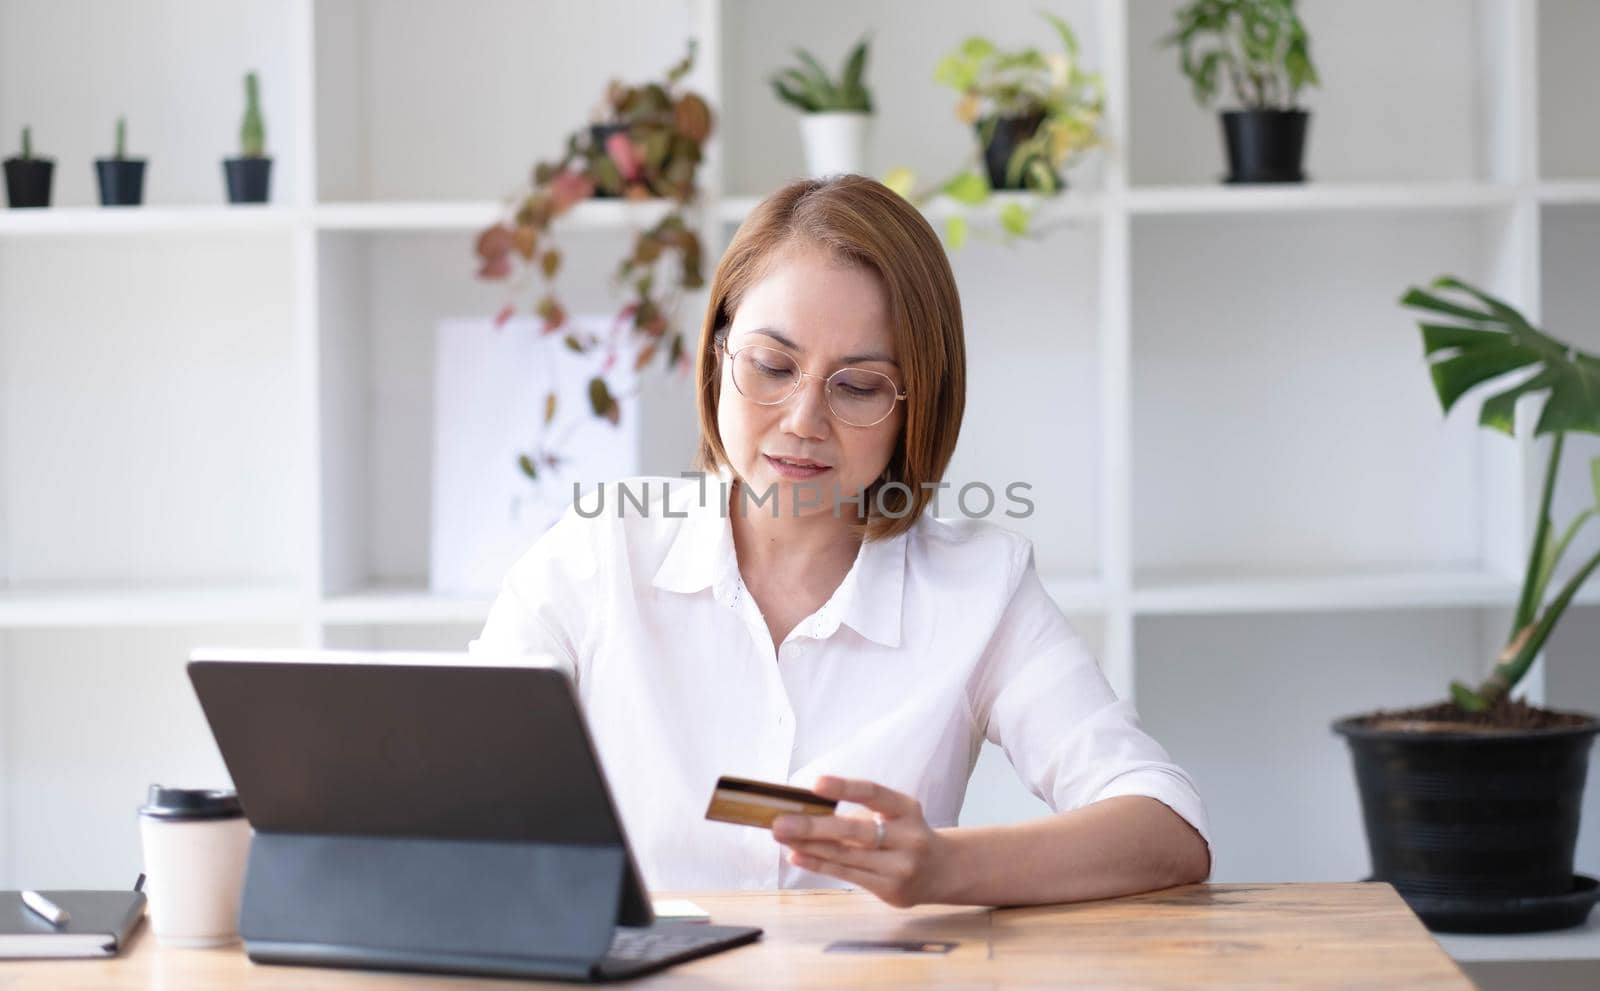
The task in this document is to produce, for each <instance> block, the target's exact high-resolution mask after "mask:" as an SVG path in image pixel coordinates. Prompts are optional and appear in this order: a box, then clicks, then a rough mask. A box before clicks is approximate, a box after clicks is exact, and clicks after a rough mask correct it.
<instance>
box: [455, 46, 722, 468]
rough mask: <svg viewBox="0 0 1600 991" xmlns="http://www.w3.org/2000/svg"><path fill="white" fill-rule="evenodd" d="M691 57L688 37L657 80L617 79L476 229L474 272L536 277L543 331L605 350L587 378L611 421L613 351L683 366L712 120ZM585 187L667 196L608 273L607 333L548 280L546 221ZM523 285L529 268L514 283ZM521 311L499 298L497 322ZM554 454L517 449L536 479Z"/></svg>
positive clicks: (600, 193) (552, 406) (547, 408)
mask: <svg viewBox="0 0 1600 991" xmlns="http://www.w3.org/2000/svg"><path fill="white" fill-rule="evenodd" d="M694 56H695V42H694V40H693V39H691V40H690V41H689V52H688V54H687V55H685V56H684V58H683V60H682V61H680V62H678V63H677V64H676V65H674V66H673V67H672V68H671V69H669V70H668V71H667V74H666V79H665V81H664V82H649V83H641V84H638V85H627V84H624V83H622V82H619V81H617V80H612V81H611V83H610V84H609V85H608V86H607V87H606V94H605V98H604V100H603V101H602V103H601V105H600V107H599V108H598V110H597V112H596V115H595V116H596V118H597V120H598V122H597V123H593V124H591V125H589V126H588V127H587V128H585V129H584V130H580V131H575V132H573V133H572V134H571V135H569V136H568V138H567V146H566V151H565V153H564V154H563V155H562V156H561V158H560V159H558V160H555V161H548V162H545V161H541V162H539V163H537V164H536V165H535V166H534V169H533V175H532V182H531V186H530V188H529V189H528V190H527V191H526V192H524V193H522V194H520V195H519V196H518V198H517V199H516V201H515V202H514V203H513V204H512V207H511V209H510V210H509V211H508V216H507V217H506V218H505V219H503V220H501V221H500V222H498V223H496V224H494V225H493V226H491V227H489V228H487V229H485V230H484V231H483V232H481V233H480V234H479V235H478V243H477V253H478V260H479V263H480V265H479V269H478V277H479V278H482V279H490V280H496V281H503V280H509V279H512V277H513V276H514V275H517V274H518V273H519V271H520V272H522V273H525V274H526V275H527V276H528V277H529V279H537V280H538V282H539V288H538V289H537V290H536V292H535V296H536V298H535V300H534V302H533V304H532V306H531V311H532V313H533V314H534V315H536V316H537V317H538V318H539V320H540V327H541V329H542V332H543V333H546V334H554V333H561V332H563V331H566V334H565V337H564V343H565V344H566V346H567V347H568V348H570V349H571V350H573V351H575V352H577V353H579V354H589V353H591V352H593V351H595V350H600V351H601V352H602V354H603V357H602V359H601V372H600V374H598V375H595V376H594V377H593V378H591V379H590V381H589V389H588V397H589V406H590V409H591V411H592V412H593V413H594V415H595V416H598V417H601V418H602V419H605V420H608V421H610V422H611V423H612V424H616V423H618V422H619V421H620V419H621V413H622V410H621V406H620V405H619V402H618V400H619V398H627V397H626V396H623V397H618V396H616V395H614V394H613V393H612V391H611V388H610V386H609V385H608V384H607V383H606V380H605V378H604V374H605V372H606V371H609V370H610V369H611V368H612V367H614V366H615V365H616V364H617V362H619V361H621V360H627V361H628V362H629V363H630V365H631V367H632V368H633V369H634V370H635V371H636V372H643V371H645V370H646V369H648V368H649V367H650V366H651V365H652V364H654V363H656V362H657V361H658V360H659V362H660V364H661V365H662V367H663V368H664V369H666V370H669V371H675V372H677V373H679V374H682V373H685V372H687V370H688V368H689V358H688V352H687V348H686V347H685V345H684V335H683V332H682V330H681V329H679V328H678V327H677V323H676V320H675V319H674V318H675V316H676V313H677V309H678V304H679V302H680V299H681V296H682V294H683V293H684V292H685V291H692V290H695V289H699V288H701V287H703V286H704V285H705V277H704V273H703V266H704V252H703V248H702V245H701V243H700V236H699V234H697V233H696V230H695V225H694V224H692V223H690V220H689V217H690V213H691V209H692V208H693V207H695V205H696V203H697V199H698V193H699V190H698V188H697V186H696V184H695V179H696V176H697V173H698V171H699V167H700V162H701V161H702V159H703V158H704V151H705V143H706V140H707V139H708V138H709V137H710V135H711V126H712V117H711V108H710V106H709V105H708V104H707V103H706V101H705V100H704V99H703V98H701V97H700V96H699V95H698V94H696V93H694V92H691V91H689V90H686V89H683V88H681V87H680V86H679V83H680V82H681V81H682V79H683V77H684V76H685V75H687V74H688V72H689V69H690V68H691V67H692V66H693V64H694ZM590 198H615V199H623V200H667V201H670V202H671V203H672V208H671V209H670V210H669V211H668V212H667V213H666V214H665V215H664V216H663V217H662V218H661V219H660V220H659V221H657V222H656V223H654V224H652V225H650V226H649V227H647V228H644V229H642V230H639V231H637V232H635V235H634V239H633V243H632V245H631V246H630V248H629V250H628V252H627V254H626V255H625V256H624V257H623V259H622V262H621V264H619V265H618V267H617V272H616V276H615V279H616V283H617V285H618V286H619V288H620V289H621V290H622V292H623V293H624V294H626V296H627V302H626V303H624V305H623V306H622V307H621V308H620V309H619V310H618V311H617V318H616V320H615V321H614V322H613V324H612V327H611V330H610V332H609V333H607V334H605V335H603V336H601V335H594V334H586V333H578V332H574V331H572V330H571V329H570V328H568V327H567V311H566V308H565V307H564V306H563V305H562V303H561V300H560V297H559V296H558V295H557V293H556V285H555V284H556V276H557V275H558V274H559V273H560V271H561V262H562V255H561V249H560V248H559V247H558V246H557V244H556V241H555V238H554V237H553V235H552V233H551V226H552V224H553V223H554V221H555V220H556V219H557V218H558V217H560V216H561V215H562V214H564V213H566V212H568V211H569V210H571V209H572V208H573V207H575V206H577V205H578V204H579V203H581V202H583V201H584V200H586V199H590ZM527 285H528V280H527V279H524V280H522V281H521V282H520V283H517V284H516V285H514V288H516V289H522V288H526V287H527ZM516 310H517V308H516V306H515V305H514V304H508V305H507V306H505V307H504V308H502V309H501V310H500V313H499V314H498V316H497V317H496V319H495V325H496V326H497V327H498V326H500V325H502V324H504V323H505V322H506V321H507V320H509V319H510V318H511V317H512V316H513V315H515V313H516ZM555 414H556V395H555V393H554V392H551V393H549V394H548V395H547V396H546V397H545V401H544V423H545V426H546V427H548V426H549V425H550V424H551V422H552V421H553V420H554V419H555ZM560 462H561V457H560V456H559V454H558V453H557V452H556V451H555V450H553V449H552V447H551V446H550V445H547V444H539V445H537V446H536V449H535V450H534V451H533V452H532V453H528V454H523V455H522V456H521V457H519V459H518V465H519V466H520V467H521V469H522V471H523V473H524V474H526V475H527V476H528V477H529V478H531V479H533V480H534V481H538V478H539V470H540V469H541V468H553V467H556V466H557V465H559V464H560Z"/></svg>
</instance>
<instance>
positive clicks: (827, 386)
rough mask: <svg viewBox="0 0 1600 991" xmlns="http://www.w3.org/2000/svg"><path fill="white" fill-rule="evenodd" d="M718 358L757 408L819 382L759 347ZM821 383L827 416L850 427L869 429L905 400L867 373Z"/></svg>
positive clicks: (844, 373)
mask: <svg viewBox="0 0 1600 991" xmlns="http://www.w3.org/2000/svg"><path fill="white" fill-rule="evenodd" d="M721 347H722V353H723V354H726V355H727V356H728V359H729V360H730V361H732V362H733V387H734V388H735V389H738V390H739V395H741V396H743V397H745V398H746V399H748V400H750V401H751V402H753V403H755V404H757V405H759V406H776V405H778V404H779V403H782V402H784V401H786V400H787V399H788V398H789V397H790V396H792V395H794V394H795V393H796V392H798V391H799V390H800V382H801V380H802V379H808V378H814V379H822V376H821V375H812V374H811V373H810V372H805V371H801V370H800V363H799V362H798V361H796V360H795V357H794V355H792V354H790V353H789V352H787V351H780V350H778V349H777V348H769V347H765V346H763V345H760V344H746V345H745V346H743V347H739V348H733V349H732V350H730V349H729V348H728V345H727V344H726V343H723V344H722V345H721ZM822 381H823V385H824V388H823V394H824V395H825V396H827V399H828V408H829V409H830V410H832V411H833V415H834V416H837V417H838V418H839V419H840V420H842V421H844V422H845V423H848V424H850V425H851V426H853V427H872V426H876V425H877V424H879V423H882V422H883V421H884V420H886V419H888V418H889V414H890V413H893V412H894V407H895V404H896V403H898V402H899V401H900V400H902V399H904V398H906V393H904V392H901V391H900V388H899V387H898V386H897V385H895V382H894V379H892V378H890V377H889V376H887V375H885V374H883V373H882V372H875V371H872V370H871V369H867V368H841V369H839V370H838V371H836V372H834V373H833V374H832V375H829V376H828V377H827V378H825V379H822Z"/></svg>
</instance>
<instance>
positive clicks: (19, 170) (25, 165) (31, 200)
mask: <svg viewBox="0 0 1600 991" xmlns="http://www.w3.org/2000/svg"><path fill="white" fill-rule="evenodd" d="M55 168H56V163H55V160H54V159H50V158H36V157H34V154H33V129H32V128H28V127H24V128H23V129H22V154H20V155H15V156H12V157H11V158H8V159H6V161H5V171H6V199H7V201H8V202H10V204H11V205H12V206H14V207H40V206H49V205H50V180H51V178H52V177H53V176H54V175H55Z"/></svg>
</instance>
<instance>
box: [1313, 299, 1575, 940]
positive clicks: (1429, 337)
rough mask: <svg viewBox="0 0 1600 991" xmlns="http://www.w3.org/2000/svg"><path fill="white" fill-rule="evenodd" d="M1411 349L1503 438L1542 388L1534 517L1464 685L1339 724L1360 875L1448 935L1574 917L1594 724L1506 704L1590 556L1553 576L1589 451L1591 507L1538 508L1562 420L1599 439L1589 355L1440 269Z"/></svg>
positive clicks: (1546, 496)
mask: <svg viewBox="0 0 1600 991" xmlns="http://www.w3.org/2000/svg"><path fill="white" fill-rule="evenodd" d="M1402 302H1403V303H1404V304H1405V305H1406V306H1408V307H1411V308H1412V309H1414V310H1416V311H1418V313H1419V314H1420V315H1419V318H1418V322H1419V324H1420V326H1421V331H1422V344H1423V350H1424V352H1425V354H1426V355H1427V359H1428V363H1429V372H1430V374H1431V376H1432V378H1433V385H1434V390H1435V391H1436V392H1437V393H1438V396H1439V402H1440V404H1441V405H1442V406H1443V407H1444V409H1445V411H1446V412H1447V413H1448V412H1449V411H1450V410H1451V409H1452V408H1453V407H1455V406H1456V405H1458V404H1459V403H1460V402H1461V401H1462V400H1463V398H1464V397H1465V396H1466V395H1467V394H1468V393H1470V392H1474V390H1478V389H1480V388H1483V389H1485V390H1486V391H1487V392H1488V393H1489V395H1488V397H1487V398H1486V399H1484V400H1483V403H1482V407H1481V411H1480V413H1479V416H1478V422H1479V423H1480V424H1482V425H1483V426H1485V427H1488V428H1490V429H1492V430H1497V431H1501V432H1503V433H1506V434H1511V435H1514V433H1515V428H1516V406H1517V403H1518V400H1520V399H1522V398H1524V397H1526V396H1541V395H1542V396H1543V397H1544V403H1543V408H1542V410H1541V411H1540V414H1539V418H1538V420H1537V422H1536V423H1535V425H1534V428H1533V431H1534V434H1535V435H1536V436H1545V437H1549V438H1550V455H1549V462H1548V464H1547V466H1546V469H1545V473H1544V487H1543V492H1542V495H1541V497H1540V500H1539V517H1538V520H1537V524H1536V527H1535V531H1534V535H1533V542H1532V547H1531V549H1530V552H1529V555H1528V562H1527V567H1526V569H1525V570H1524V574H1523V580H1522V589H1521V593H1520V595H1519V596H1518V599H1517V605H1516V611H1515V613H1514V614H1513V617H1512V622H1511V628H1510V630H1509V632H1508V634H1507V637H1506V645H1505V647H1504V649H1503V650H1502V651H1501V652H1500V654H1499V656H1498V657H1497V658H1496V659H1495V661H1494V664H1493V665H1492V667H1491V669H1490V671H1489V673H1488V675H1487V677H1485V678H1484V679H1483V680H1482V681H1481V682H1480V683H1479V684H1477V685H1468V684H1465V683H1463V682H1460V681H1457V682H1453V683H1452V684H1451V685H1450V697H1449V699H1448V700H1447V701H1443V702H1439V703H1437V704H1433V705H1427V706H1423V707H1420V708H1415V709H1408V710H1403V711H1394V712H1389V711H1378V712H1373V713H1367V714H1364V715H1360V716H1352V717H1349V718H1347V719H1342V720H1339V721H1338V722H1336V723H1335V724H1334V730H1335V731H1336V732H1338V733H1340V734H1342V735H1344V737H1345V738H1346V740H1347V741H1348V742H1349V744H1350V748H1351V752H1352V756H1353V758H1354V761H1355V769H1356V779H1357V783H1358V785H1359V787H1360V790H1361V804H1362V811H1363V815H1364V819H1365V823H1366V830H1367V845H1368V848H1369V851H1370V853H1371V855H1372V867H1373V876H1374V878H1375V879H1377V880H1381V881H1388V882H1390V883H1392V884H1393V885H1394V886H1395V887H1396V889H1398V890H1399V892H1400V894H1401V895H1402V896H1403V897H1404V898H1405V899H1406V901H1407V903H1408V904H1410V905H1411V907H1412V908H1413V909H1415V910H1416V912H1417V914H1418V915H1420V916H1421V917H1422V919H1423V921H1424V922H1426V923H1427V924H1428V925H1429V927H1431V928H1434V929H1442V930H1448V931H1457V932H1521V931H1531V930H1536V929H1555V928H1562V927H1566V926H1573V925H1578V924H1581V923H1582V922H1583V920H1584V919H1585V918H1586V917H1587V916H1588V914H1589V910H1590V908H1591V907H1592V906H1593V905H1594V903H1595V901H1596V900H1597V899H1600V886H1597V884H1596V881H1595V879H1593V878H1589V877H1584V876H1581V875H1575V874H1574V872H1573V853H1574V849H1575V846H1576V842H1577V835H1578V825H1579V810H1580V809H1581V807H1582V799H1583V788H1584V781H1585V777H1586V775H1587V771H1588V757H1589V749H1590V745H1591V744H1592V743H1593V741H1594V736H1595V733H1596V732H1597V731H1600V720H1597V719H1596V718H1595V717H1594V716H1590V715H1586V714H1583V713H1573V712H1560V711H1554V710H1549V709H1543V708H1537V707H1534V706H1531V705H1528V704H1527V703H1526V702H1524V701H1523V700H1521V699H1513V698H1512V697H1511V692H1512V690H1513V689H1514V688H1516V686H1517V684H1518V682H1519V681H1521V679H1522V678H1523V676H1524V675H1526V674H1527V672H1528V669H1529V667H1530V666H1531V665H1532V664H1533V662H1534V659H1535V658H1537V657H1538V656H1539V652H1540V650H1541V649H1542V648H1543V647H1544V645H1545V643H1546V642H1547V641H1548V640H1549V638H1550V634H1551V633H1552V632H1553V631H1554V630H1555V628H1556V624H1557V623H1558V622H1559V621H1560V619H1561V618H1562V616H1563V615H1564V614H1565V613H1566V610H1567V608H1568V607H1569V606H1571V604H1572V601H1573V599H1574V597H1575V596H1576V595H1577V594H1578V591H1579V589H1580V588H1582V586H1583V584H1584V583H1585V582H1586V581H1588V579H1589V577H1590V576H1591V575H1593V574H1594V572H1595V570H1596V569H1597V568H1600V553H1595V554H1593V555H1591V556H1589V557H1588V558H1587V559H1585V560H1583V561H1580V562H1578V564H1577V567H1576V568H1575V569H1574V570H1573V571H1572V572H1571V573H1570V574H1569V575H1567V576H1566V577H1565V578H1564V579H1562V580H1561V581H1560V582H1559V584H1558V585H1557V582H1556V578H1555V576H1556V575H1557V574H1558V573H1559V566H1560V564H1561V562H1562V558H1563V557H1564V556H1565V554H1566V553H1567V551H1568V550H1569V549H1570V548H1571V547H1572V546H1574V545H1573V538H1574V537H1575V536H1576V535H1577V534H1578V533H1579V532H1581V531H1582V529H1583V527H1584V525H1585V524H1586V523H1588V522H1589V521H1590V520H1591V519H1594V518H1595V517H1596V515H1600V458H1597V459H1595V460H1594V461H1592V462H1591V463H1590V465H1589V474H1590V476H1591V478H1592V480H1593V488H1594V505H1592V506H1590V507H1589V508H1587V509H1585V510H1583V511H1582V512H1580V513H1578V514H1577V516H1576V517H1575V518H1574V519H1572V520H1571V521H1569V522H1568V523H1567V524H1566V525H1565V526H1564V527H1559V528H1558V527H1557V525H1556V521H1555V520H1553V519H1552V518H1551V515H1550V509H1551V504H1552V501H1553V496H1554V492H1555V487H1556V480H1557V478H1558V476H1559V474H1560V467H1561V453H1562V446H1563V438H1564V436H1565V435H1566V434H1567V433H1568V432H1570V431H1581V432H1584V433H1591V434H1600V356H1596V355H1592V354H1588V353H1586V352H1583V351H1579V350H1577V349H1576V348H1574V347H1572V346H1570V345H1568V344H1566V343H1564V342H1562V341H1559V340H1557V339H1555V338H1553V337H1551V336H1550V335H1548V334H1546V333H1544V332H1543V331H1541V330H1539V329H1538V328H1536V327H1534V326H1533V325H1532V323H1530V322H1529V321H1528V319H1527V318H1526V317H1524V316H1523V315H1522V314H1521V313H1519V312H1517V310H1516V309H1514V308H1513V307H1511V306H1510V305H1509V304H1507V303H1505V302H1503V301H1501V300H1499V299H1496V298H1495V297H1493V296H1491V295H1489V294H1488V293H1485V292H1483V291H1482V290H1480V289H1477V288H1475V287H1473V286H1471V285H1468V284H1466V283H1464V282H1461V281H1460V280H1458V279H1453V278H1441V279H1439V280H1437V281H1435V282H1434V283H1433V285H1432V286H1431V287H1429V288H1427V289H1422V288H1413V289H1412V290H1410V291H1409V292H1408V293H1406V295H1405V296H1404V298H1403V300H1402Z"/></svg>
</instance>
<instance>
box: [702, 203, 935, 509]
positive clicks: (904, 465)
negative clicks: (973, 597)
mask: <svg viewBox="0 0 1600 991" xmlns="http://www.w3.org/2000/svg"><path fill="white" fill-rule="evenodd" d="M796 246H813V247H818V248H822V249H824V250H826V251H828V252H829V253H830V254H831V255H832V256H833V257H834V258H835V259H837V260H838V261H840V262H842V263H844V264H848V265H855V266H859V267H861V268H863V269H866V270H868V271H870V272H874V273H876V274H877V276H878V279H879V281H880V282H881V283H882V285H883V287H884V291H885V294H886V295H887V298H888V304H889V315H890V320H891V322H892V323H893V328H892V333H893V334H894V346H895V352H896V354H897V356H898V358H899V364H900V370H901V374H902V376H903V378H904V381H902V382H901V383H900V386H901V388H902V389H903V390H904V391H905V392H906V394H907V395H906V415H905V420H904V425H903V427H902V429H901V432H900V437H899V439H898V441H896V443H895V449H894V453H893V454H892V455H890V457H889V470H888V477H887V479H879V480H878V481H875V482H873V483H872V484H871V485H870V486H868V487H867V490H866V492H865V493H864V496H865V498H864V502H865V503H866V514H867V515H866V517H865V520H864V524H863V525H864V526H865V527H866V534H865V537H866V539H868V540H874V539H883V538H887V537H893V536H895V535H896V534H899V533H904V532H905V531H907V530H909V529H911V526H912V524H914V523H915V522H916V521H917V519H918V517H920V516H921V515H922V512H923V510H924V509H925V508H926V507H927V505H928V503H929V502H930V501H932V499H933V495H934V492H933V490H931V489H927V488H924V487H923V483H925V482H926V483H929V484H930V485H931V484H932V483H934V482H938V481H940V480H941V479H943V477H944V472H945V468H947V467H948V466H949V464H950V456H951V454H952V453H954V451H955V448H956V437H957V436H958V435H959V434H960V432H961V416H962V412H963V411H964V410H965V408H966V388H967V385H966V380H967V357H966V344H965V341H964V338H963V336H962V329H961V297H960V294H959V293H958V292H957V291H956V280H955V275H954V274H953V273H952V272H951V271H950V260H949V259H948V258H947V257H945V253H944V246H943V245H942V244H940V243H939V236H938V235H937V234H935V233H934V230H933V228H932V227H931V226H929V224H928V221H927V219H926V218H925V217H923V215H922V214H921V213H920V212H919V211H918V210H917V209H916V207H914V206H912V205H911V204H910V203H908V202H906V200H905V199H904V198H902V197H901V196H900V195H899V194H898V193H896V192H894V191H893V190H892V189H890V188H889V187H887V186H885V185H884V184H883V183H881V182H878V181H876V180H874V179H869V178H867V177H865V176H859V175H839V176H832V177H829V178H827V179H798V180H796V181H794V182H791V183H789V184H788V185H786V186H784V187H783V188H782V189H779V190H778V191H777V192H775V193H773V194H772V195H770V196H768V197H767V198H766V199H764V200H762V201H761V202H760V203H758V204H757V205H756V207H755V209H753V210H752V211H751V212H750V215H749V216H748V217H746V218H745V221H744V223H742V224H740V225H739V230H738V231H737V232H736V233H735V234H734V235H733V242H732V243H731V244H730V245H728V250H727V251H726V252H724V253H723V255H722V260H721V261H720V262H718V263H717V273H716V275H715V277H713V278H712V280H711V300H710V302H709V304H708V305H707V306H706V316H705V322H704V323H703V324H702V325H701V329H700V353H699V358H698V359H697V360H696V362H695V388H696V393H697V395H698V401H699V406H700V457H699V461H700V467H701V468H702V469H704V470H706V471H716V470H717V469H719V468H721V467H722V466H724V465H727V464H728V463H729V462H728V453H727V451H726V450H725V449H724V448H723V446H722V435H721V433H720V432H719V431H718V429H717V400H718V398H719V393H720V391H721V386H722V377H721V374H720V363H719V361H718V346H719V345H720V344H721V342H722V341H724V340H725V339H726V337H727V334H728V329H729V327H730V326H731V325H732V323H733V315H734V313H735V311H737V310H738V308H739V304H740V302H741V301H742V300H743V299H744V296H745V293H747V292H748V291H749V290H750V288H751V287H752V286H753V285H755V284H756V283H757V282H758V281H760V280H761V279H762V278H763V277H764V276H765V275H766V274H767V271H768V269H769V267H770V266H771V264H772V262H773V260H774V259H776V258H777V257H778V256H779V255H780V254H781V253H782V252H783V250H784V249H787V248H790V247H796ZM896 482H898V483H901V484H903V485H904V486H906V487H907V488H909V489H910V493H909V495H907V494H906V493H905V491H904V490H901V489H899V487H898V486H896V487H894V488H890V489H887V490H886V491H882V493H881V494H882V502H883V505H882V506H881V507H880V506H879V496H880V489H882V487H883V486H886V485H889V484H890V483H896ZM880 509H883V510H887V514H885V513H883V512H880Z"/></svg>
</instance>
